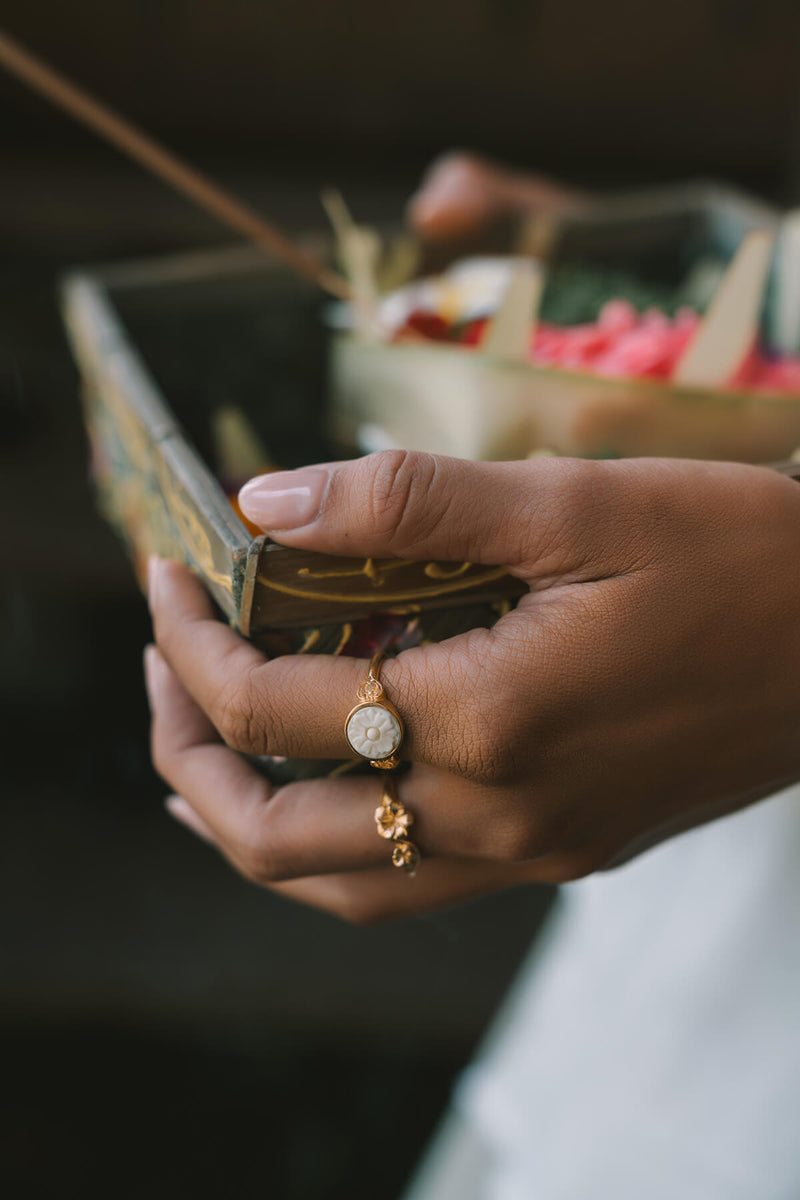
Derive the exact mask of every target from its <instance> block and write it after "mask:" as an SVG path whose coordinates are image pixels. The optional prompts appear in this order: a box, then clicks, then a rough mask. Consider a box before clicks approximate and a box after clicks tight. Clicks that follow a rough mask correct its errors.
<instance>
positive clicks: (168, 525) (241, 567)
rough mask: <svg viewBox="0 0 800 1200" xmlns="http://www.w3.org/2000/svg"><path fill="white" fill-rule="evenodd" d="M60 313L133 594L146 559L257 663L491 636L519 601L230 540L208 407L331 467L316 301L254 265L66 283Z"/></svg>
mask: <svg viewBox="0 0 800 1200" xmlns="http://www.w3.org/2000/svg"><path fill="white" fill-rule="evenodd" d="M62 298H63V312H64V317H65V321H66V325H67V329H68V332H69V336H70V340H71V342H72V346H73V349H74V353H75V356H76V359H77V361H78V364H79V366H80V371H81V376H82V386H83V398H84V405H85V416H86V425H87V429H88V433H89V438H90V444H91V465H92V474H93V478H94V481H95V484H96V487H97V492H98V497H99V500H100V504H101V506H102V509H103V511H104V513H105V515H106V516H107V517H108V518H109V519H110V520H111V521H112V523H113V524H114V525H115V526H116V528H117V529H118V530H119V532H120V533H121V534H122V535H123V537H124V538H125V540H126V542H127V544H128V547H129V549H130V552H131V554H132V557H133V559H134V562H135V564H136V569H137V574H138V576H139V579H140V581H143V579H144V573H145V564H146V559H147V556H148V555H149V554H150V553H153V552H155V553H158V554H160V555H162V556H165V557H171V558H176V559H181V560H183V561H185V562H187V563H188V564H189V565H190V566H191V567H192V568H193V569H194V570H196V571H197V572H198V573H199V574H200V575H201V577H202V578H203V580H204V581H205V584H206V585H207V587H208V590H209V591H210V592H211V594H212V595H213V597H214V599H215V600H216V602H217V604H218V605H219V607H220V609H221V610H222V612H223V613H224V615H225V617H227V619H228V620H229V621H230V622H231V624H232V625H233V626H234V627H235V628H236V629H238V630H239V631H240V632H241V633H242V634H244V635H245V636H246V637H249V638H251V639H252V640H253V641H254V642H256V644H258V645H260V646H262V647H263V648H264V649H265V650H267V651H268V652H269V653H272V654H275V653H287V652H298V651H299V652H306V651H310V652H314V653H349V654H358V655H363V656H368V655H370V654H371V653H372V652H373V651H374V650H375V649H377V648H385V649H386V650H387V651H388V652H390V653H391V652H395V651H397V650H399V649H402V648H403V647H404V646H406V645H413V644H418V643H419V642H420V641H423V640H439V639H441V638H443V637H448V636H451V635H453V634H455V633H458V632H460V631H462V630H464V629H468V628H472V627H474V626H476V625H488V624H491V623H493V622H494V620H496V619H497V616H498V614H499V613H501V612H503V611H506V610H507V609H508V607H509V605H510V604H511V603H512V602H513V599H514V598H515V597H516V596H518V595H519V593H520V590H521V589H520V586H519V584H518V583H517V582H516V581H515V580H512V579H510V578H509V577H508V576H507V575H505V574H504V573H503V571H502V570H501V569H499V568H491V567H489V568H486V567H480V566H475V565H472V564H470V563H455V564H452V563H450V564H447V563H434V562H429V563H414V562H403V561H391V562H379V561H372V560H367V561H364V560H360V559H359V560H356V559H338V558H331V557H326V556H322V555H317V554H311V553H308V552H305V551H300V550H293V549H287V548H284V547H281V546H278V545H276V544H275V543H273V542H271V541H270V540H269V539H268V538H265V537H263V536H262V537H253V536H252V535H251V533H249V532H248V531H247V529H246V528H245V527H244V525H243V524H242V522H241V521H240V520H239V518H238V516H237V515H236V513H235V512H234V510H233V508H232V507H231V504H230V502H229V498H228V497H227V496H226V492H225V489H224V487H223V483H225V480H224V478H223V479H222V480H221V479H220V476H221V475H224V470H225V468H224V466H223V465H222V464H221V463H220V462H219V461H218V458H219V454H218V447H217V446H216V444H215V437H214V429H215V414H217V413H218V412H219V411H220V409H222V408H225V407H226V406H231V405H234V406H236V408H237V410H240V411H241V412H243V413H245V414H246V417H247V421H248V423H249V428H251V429H252V431H253V432H254V435H255V438H256V440H258V442H259V443H261V444H263V446H264V447H265V448H266V449H267V450H268V452H269V456H270V459H271V460H272V461H273V462H274V463H275V464H277V465H278V466H280V467H295V466H299V465H302V464H304V463H311V462H315V461H326V460H328V461H329V460H331V459H332V458H336V457H342V456H343V454H347V453H348V451H347V450H346V449H345V450H341V449H340V448H338V447H336V446H334V445H332V444H331V442H330V440H329V439H328V437H327V435H326V432H325V430H326V417H325V404H326V386H327V355H326V338H327V335H326V333H325V323H324V321H323V317H322V308H323V305H324V300H322V299H320V297H319V296H318V295H317V293H316V292H314V290H313V289H312V288H311V287H310V286H307V285H305V284H304V283H302V282H300V281H298V280H296V279H294V278H293V277H292V276H290V275H288V274H287V273H286V272H285V271H284V270H282V269H281V268H277V267H274V266H272V265H271V264H269V263H267V262H265V260H264V258H263V256H262V255H261V254H259V253H258V252H257V251H252V250H249V249H244V250H233V251H230V250H223V251H219V252H210V253H202V254H193V255H185V256H178V257H174V258H170V259H161V260H157V261H153V262H150V263H139V264H128V265H124V266H121V267H117V268H109V269H106V270H100V271H91V272H80V273H76V274H73V275H71V276H70V277H69V278H67V279H66V280H65V281H64V284H63V288H62ZM242 482H244V479H242V478H239V479H238V480H235V481H234V480H231V481H229V488H228V490H229V491H234V492H235V489H236V485H237V484H240V483H242Z"/></svg>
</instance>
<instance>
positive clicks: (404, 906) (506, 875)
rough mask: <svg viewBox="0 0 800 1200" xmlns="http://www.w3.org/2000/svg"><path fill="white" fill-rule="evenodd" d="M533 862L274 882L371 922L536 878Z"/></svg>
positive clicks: (292, 895)
mask: <svg viewBox="0 0 800 1200" xmlns="http://www.w3.org/2000/svg"><path fill="white" fill-rule="evenodd" d="M533 881H534V878H533V871H532V868H531V866H530V864H516V865H513V866H499V865H498V864H497V863H478V862H465V861H459V860H449V859H431V860H429V861H423V862H422V863H421V864H420V866H419V868H418V870H417V872H416V874H415V875H414V876H413V877H411V878H409V876H408V875H406V874H405V872H404V871H402V870H400V869H398V868H396V867H384V868H378V869H375V870H371V871H359V872H357V873H356V874H342V875H324V876H320V877H316V878H313V877H312V878H309V879H295V880H292V881H291V882H288V883H279V884H273V885H271V889H270V890H271V891H274V892H277V893H278V894H279V895H283V896H286V897H287V899H290V900H294V901H297V902H298V903H300V904H306V905H309V906H311V907H312V908H317V909H321V910H322V911H323V912H328V913H331V914H332V915H333V916H337V917H341V918H342V919H343V920H345V921H349V922H351V923H352V924H355V925H371V924H376V923H378V922H380V921H388V920H393V919H398V918H401V917H408V916H413V915H415V914H417V913H423V912H433V911H435V910H437V909H442V908H450V907H452V906H453V905H454V904H459V903H462V902H463V901H465V900H470V899H474V898H477V897H478V896H484V895H488V894H489V893H490V892H496V891H502V890H505V889H506V888H510V887H519V886H520V885H521V884H525V883H530V882H533Z"/></svg>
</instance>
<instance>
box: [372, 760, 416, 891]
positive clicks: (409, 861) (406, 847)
mask: <svg viewBox="0 0 800 1200" xmlns="http://www.w3.org/2000/svg"><path fill="white" fill-rule="evenodd" d="M413 823H414V814H413V813H410V812H409V811H408V809H407V808H406V807H405V805H404V804H403V802H402V800H398V798H397V789H396V788H395V785H394V779H393V778H392V776H391V775H387V776H386V778H385V779H384V781H383V789H382V791H381V802H380V804H379V805H378V807H377V808H376V809H375V824H376V826H377V829H378V833H379V834H380V836H381V837H382V838H390V839H391V840H392V841H393V842H394V845H393V847H392V863H393V864H394V866H396V867H401V868H402V869H403V870H404V871H405V873H406V874H407V875H413V874H414V873H415V871H416V869H417V867H418V866H419V857H420V855H419V848H418V847H417V846H415V845H414V843H413V842H412V841H410V840H409V838H407V837H406V833H407V832H408V827H409V825H412V824H413Z"/></svg>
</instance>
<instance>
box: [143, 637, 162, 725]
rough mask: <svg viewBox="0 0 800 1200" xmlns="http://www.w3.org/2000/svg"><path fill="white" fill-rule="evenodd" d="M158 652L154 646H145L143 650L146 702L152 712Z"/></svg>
mask: <svg viewBox="0 0 800 1200" xmlns="http://www.w3.org/2000/svg"><path fill="white" fill-rule="evenodd" d="M158 657H159V656H158V650H157V648H156V647H155V646H153V645H150V646H145V648H144V686H145V690H146V692H147V700H148V703H149V704H150V710H151V712H152V710H153V708H154V701H155V693H156V671H157V670H158Z"/></svg>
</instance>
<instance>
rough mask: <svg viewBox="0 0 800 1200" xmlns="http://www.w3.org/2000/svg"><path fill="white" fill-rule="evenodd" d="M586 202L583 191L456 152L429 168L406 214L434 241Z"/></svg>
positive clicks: (440, 159) (563, 209)
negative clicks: (512, 217) (507, 219)
mask: <svg viewBox="0 0 800 1200" xmlns="http://www.w3.org/2000/svg"><path fill="white" fill-rule="evenodd" d="M588 203H589V198H588V196H586V195H585V194H583V193H581V192H578V191H576V190H574V189H572V188H568V187H566V186H564V185H562V184H558V183H553V182H552V181H551V180H549V179H545V178H544V177H543V176H541V175H528V174H525V173H523V172H518V171H512V170H510V169H509V168H507V167H501V166H498V165H497V164H496V163H492V162H490V161H488V160H487V159H483V158H478V157H477V156H476V155H474V154H464V153H458V152H456V153H450V154H445V155H443V156H442V157H441V158H438V159H436V161H435V162H434V163H433V164H432V166H431V167H430V168H429V169H428V171H427V173H426V174H425V177H424V178H423V180H422V183H421V185H420V187H419V189H418V191H417V192H416V194H415V195H414V196H413V197H412V198H411V200H410V201H409V205H408V219H409V222H410V224H411V225H412V226H413V227H414V228H415V229H416V230H417V232H418V233H419V234H420V235H421V236H422V237H424V238H430V239H432V240H435V239H439V238H450V237H461V236H464V235H465V234H470V233H474V232H477V231H478V230H480V229H481V228H482V227H484V226H486V225H488V224H490V223H491V222H492V221H494V220H496V219H497V218H499V217H504V216H509V215H514V214H517V213H520V214H521V213H525V212H532V211H534V210H537V209H538V210H541V211H543V212H556V213H558V212H571V211H574V210H576V209H578V208H583V207H585V206H586V205H587V204H588Z"/></svg>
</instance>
